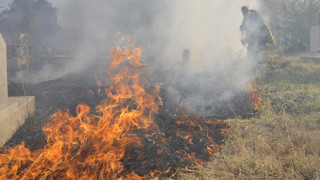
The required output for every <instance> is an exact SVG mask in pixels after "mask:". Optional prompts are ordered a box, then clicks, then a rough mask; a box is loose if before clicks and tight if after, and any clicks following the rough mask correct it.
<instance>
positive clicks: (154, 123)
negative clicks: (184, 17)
mask: <svg viewBox="0 0 320 180" xmlns="http://www.w3.org/2000/svg"><path fill="white" fill-rule="evenodd" d="M141 53H142V49H141V48H140V47H131V46H129V47H123V48H121V47H116V48H115V49H113V50H112V52H111V55H110V58H109V59H110V66H109V68H108V78H106V77H100V78H99V79H98V80H97V81H98V86H99V88H98V89H97V92H95V91H93V90H91V91H90V90H89V93H88V94H89V95H95V94H99V95H101V94H104V96H106V98H105V99H103V100H102V101H101V102H100V103H99V104H98V105H97V106H96V108H95V109H92V108H91V107H90V106H89V105H87V104H85V103H80V104H79V105H78V106H77V107H76V112H75V113H74V114H73V113H71V110H69V109H66V110H59V111H57V112H56V113H54V114H53V115H52V116H51V121H50V122H48V123H47V124H46V125H45V126H44V127H43V131H44V133H45V135H46V137H45V145H44V147H42V148H40V149H36V150H30V149H29V148H27V147H28V145H26V146H25V144H24V143H22V144H19V145H17V146H15V147H12V148H11V149H2V151H1V153H0V179H142V178H148V177H163V176H174V175H175V168H177V167H181V168H187V167H190V166H194V165H198V166H200V165H202V164H203V162H204V161H205V160H209V158H210V157H211V156H212V155H213V154H214V153H216V152H217V151H219V150H221V149H222V146H221V144H222V142H223V140H224V138H225V130H226V129H228V125H227V124H226V123H225V122H223V121H221V120H218V119H211V118H206V117H200V116H195V115H184V114H181V115H179V116H174V117H172V116H170V115H164V114H158V112H159V109H160V108H159V107H160V106H161V105H162V99H161V98H160V96H159V94H160V86H152V85H150V84H149V83H148V81H147V78H146V77H147V76H146V75H147V74H149V72H148V71H147V70H146V68H145V66H146V65H145V64H141V62H140V60H141ZM157 114H158V115H157Z"/></svg>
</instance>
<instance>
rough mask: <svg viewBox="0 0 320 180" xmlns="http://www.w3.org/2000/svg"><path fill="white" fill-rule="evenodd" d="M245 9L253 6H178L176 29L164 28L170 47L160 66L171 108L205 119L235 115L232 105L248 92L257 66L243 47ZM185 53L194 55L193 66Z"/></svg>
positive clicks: (187, 0) (188, 1) (185, 1)
mask: <svg viewBox="0 0 320 180" xmlns="http://www.w3.org/2000/svg"><path fill="white" fill-rule="evenodd" d="M251 2H252V1H251ZM245 4H250V3H249V2H248V1H246V3H245V2H235V1H232V0H226V1H210V0H202V1H192V0H181V1H175V4H174V8H173V13H172V19H171V21H172V22H171V24H170V25H169V26H168V28H164V27H163V28H160V29H165V30H162V32H165V33H166V34H165V37H167V44H166V46H165V48H164V50H163V53H162V55H161V56H160V57H159V59H157V60H156V64H157V66H155V67H157V69H158V71H162V74H165V80H164V81H165V85H166V89H167V94H168V99H170V101H171V102H170V103H169V104H173V105H174V107H177V106H178V105H179V104H180V103H184V104H185V105H186V106H189V108H190V111H191V113H200V114H202V115H222V114H221V112H219V111H220V110H221V109H224V110H226V109H228V110H226V111H229V113H230V111H232V107H231V106H232V104H231V101H233V99H234V98H235V97H236V96H238V95H240V96H241V95H243V93H244V92H246V91H247V87H246V83H248V82H250V81H251V80H252V79H253V78H254V77H255V74H256V69H255V67H256V65H257V62H256V60H254V59H247V58H246V57H245V48H244V47H243V46H242V45H241V43H240V38H241V33H240V31H239V25H240V24H241V22H242V14H241V11H240V7H241V6H242V5H245ZM250 5H251V6H252V7H253V8H254V7H258V6H257V3H256V2H255V3H251V4H250ZM184 49H190V51H191V57H190V61H189V62H188V63H184V62H183V56H182V53H183V51H184ZM159 67H161V68H162V70H159ZM157 69H155V70H154V71H156V70H157ZM160 74H161V73H160ZM219 107H222V108H219ZM227 113H228V112H227Z"/></svg>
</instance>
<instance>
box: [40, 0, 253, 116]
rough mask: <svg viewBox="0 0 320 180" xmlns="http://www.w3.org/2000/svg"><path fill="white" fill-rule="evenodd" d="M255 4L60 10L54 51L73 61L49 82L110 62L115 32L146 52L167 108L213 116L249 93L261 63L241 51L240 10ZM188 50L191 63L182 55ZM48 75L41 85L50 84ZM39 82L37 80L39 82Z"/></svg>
mask: <svg viewBox="0 0 320 180" xmlns="http://www.w3.org/2000/svg"><path fill="white" fill-rule="evenodd" d="M246 4H249V5H251V7H253V8H258V3H257V2H256V1H255V0H243V1H234V0H224V1H212V0H199V1H194V0H174V1H172V0H162V1H158V0H122V1H117V0H91V1H90V2H88V1H87V0H68V1H63V2H62V1H61V2H60V3H59V5H58V9H59V14H58V22H59V25H60V26H61V27H62V29H63V31H62V32H63V33H57V35H56V37H54V38H53V40H52V42H54V44H55V47H56V49H59V48H60V50H61V51H62V50H68V51H72V52H73V55H74V61H72V62H69V63H67V64H64V66H63V68H60V69H59V71H55V70H51V67H45V68H47V69H48V68H49V69H50V72H51V73H50V77H49V78H44V79H43V80H48V79H49V80H50V79H54V78H58V77H61V76H63V75H65V74H67V73H76V72H81V73H83V72H85V71H87V70H88V65H89V64H90V63H92V62H94V61H96V60H97V59H101V57H104V58H105V59H106V58H107V57H108V53H109V50H110V49H111V48H112V47H114V46H115V45H116V44H117V43H118V40H119V36H118V35H117V33H118V32H121V33H122V34H128V35H131V36H132V37H133V40H134V42H135V43H136V44H137V45H141V46H142V48H143V49H144V50H145V51H144V53H145V55H146V59H144V61H145V63H147V64H149V65H150V66H151V68H152V71H153V72H154V74H155V77H156V78H154V80H155V81H156V82H160V81H163V82H164V87H165V89H166V96H167V97H166V99H168V100H170V102H168V104H171V105H172V107H177V106H178V105H179V104H180V103H181V102H183V103H184V104H186V105H187V106H189V107H190V111H191V112H197V113H201V114H203V115H216V114H217V108H216V107H218V106H220V105H221V104H223V105H226V104H228V103H230V101H231V100H232V99H233V98H234V97H235V96H236V95H237V94H239V93H242V92H244V91H246V90H247V88H246V85H245V84H246V83H247V82H250V80H252V79H253V78H254V73H255V71H254V67H255V66H256V62H255V61H254V60H250V59H247V58H245V51H246V50H245V48H244V47H243V46H242V45H241V43H240V38H241V33H240V31H239V26H240V24H241V22H242V14H241V11H240V7H241V6H242V5H246ZM185 49H189V50H190V53H191V56H190V61H189V62H184V60H183V51H184V50H185ZM47 69H43V70H42V71H43V72H44V73H46V74H43V75H41V71H40V72H39V73H38V74H37V77H47V76H48V75H47V74H48V73H47V71H48V70H47ZM39 81H41V79H39V78H38V79H37V81H36V82H39Z"/></svg>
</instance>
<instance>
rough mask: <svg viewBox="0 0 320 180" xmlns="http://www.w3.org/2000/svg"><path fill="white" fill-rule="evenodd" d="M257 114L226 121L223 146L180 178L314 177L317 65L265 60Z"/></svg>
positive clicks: (318, 167) (318, 150)
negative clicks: (227, 126) (211, 156)
mask: <svg viewBox="0 0 320 180" xmlns="http://www.w3.org/2000/svg"><path fill="white" fill-rule="evenodd" d="M267 64H268V72H267V76H266V77H265V78H264V79H265V82H266V84H265V87H264V93H263V95H262V107H261V109H260V110H259V113H260V115H259V117H256V118H252V119H246V120H244V119H229V120H228V122H229V123H230V127H231V131H230V133H229V134H228V136H229V139H228V140H227V141H226V145H225V148H224V150H223V151H222V152H221V153H216V154H215V156H216V158H214V159H213V160H212V161H211V162H210V163H208V164H206V165H205V166H204V167H200V168H199V169H198V170H197V171H195V172H193V173H189V174H183V173H182V174H180V177H181V179H319V178H320V114H319V112H320V105H319V104H320V98H319V97H320V84H319V83H320V78H319V75H318V74H320V66H319V65H320V64H319V63H315V62H303V61H300V60H299V58H297V57H280V56H276V57H274V58H269V59H267Z"/></svg>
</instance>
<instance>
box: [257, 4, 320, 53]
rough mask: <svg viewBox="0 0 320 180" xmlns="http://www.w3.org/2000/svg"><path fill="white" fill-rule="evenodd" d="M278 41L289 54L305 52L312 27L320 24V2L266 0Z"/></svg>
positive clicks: (265, 9) (264, 6)
mask: <svg viewBox="0 0 320 180" xmlns="http://www.w3.org/2000/svg"><path fill="white" fill-rule="evenodd" d="M261 3H262V6H261V7H262V10H263V11H264V12H266V13H268V14H269V16H270V17H271V18H270V25H271V28H272V30H273V31H274V35H275V38H276V41H277V42H278V43H280V44H281V45H284V46H285V47H286V51H287V52H289V53H292V52H297V51H304V50H307V49H308V48H309V44H310V27H311V26H314V25H317V24H319V14H320V0H285V1H284V0H282V1H279V0H264V1H261Z"/></svg>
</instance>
